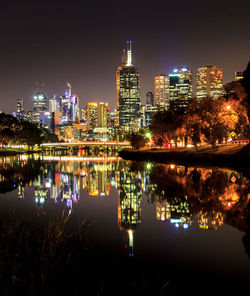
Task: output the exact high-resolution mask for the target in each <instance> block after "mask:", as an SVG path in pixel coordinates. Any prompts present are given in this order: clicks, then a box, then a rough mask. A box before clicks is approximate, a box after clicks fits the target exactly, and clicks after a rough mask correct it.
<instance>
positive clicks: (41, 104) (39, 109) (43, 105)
mask: <svg viewBox="0 0 250 296" xmlns="http://www.w3.org/2000/svg"><path fill="white" fill-rule="evenodd" d="M46 111H47V98H46V97H45V95H44V93H43V92H38V93H36V94H35V95H34V97H33V122H34V123H37V124H39V125H40V122H41V121H40V117H41V114H42V113H44V112H46Z"/></svg>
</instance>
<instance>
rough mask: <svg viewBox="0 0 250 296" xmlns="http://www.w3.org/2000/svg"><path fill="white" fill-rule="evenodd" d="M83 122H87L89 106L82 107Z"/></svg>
mask: <svg viewBox="0 0 250 296" xmlns="http://www.w3.org/2000/svg"><path fill="white" fill-rule="evenodd" d="M82 122H83V123H84V124H87V106H86V107H84V108H82Z"/></svg>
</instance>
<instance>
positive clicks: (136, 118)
mask: <svg viewBox="0 0 250 296" xmlns="http://www.w3.org/2000/svg"><path fill="white" fill-rule="evenodd" d="M116 89H117V120H116V123H117V124H118V125H119V127H120V128H121V129H122V130H123V131H125V132H127V133H130V132H133V131H136V130H138V128H139V124H140V106H141V93H140V77H139V73H138V71H137V69H136V68H135V66H134V65H133V64H132V49H131V41H128V42H127V58H126V63H124V64H123V65H122V66H121V67H118V70H117V72H116Z"/></svg>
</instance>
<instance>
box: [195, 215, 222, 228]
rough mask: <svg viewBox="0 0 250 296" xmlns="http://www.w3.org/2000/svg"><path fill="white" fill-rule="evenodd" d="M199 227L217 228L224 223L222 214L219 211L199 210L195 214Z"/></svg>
mask: <svg viewBox="0 0 250 296" xmlns="http://www.w3.org/2000/svg"><path fill="white" fill-rule="evenodd" d="M197 218H198V224H199V227H200V228H202V229H215V230H216V229H218V228H220V227H221V226H222V225H223V223H224V216H223V214H222V213H221V212H216V211H210V212H206V211H200V212H199V213H198V215H197Z"/></svg>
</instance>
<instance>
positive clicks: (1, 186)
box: [0, 158, 41, 193]
mask: <svg viewBox="0 0 250 296" xmlns="http://www.w3.org/2000/svg"><path fill="white" fill-rule="evenodd" d="M40 167H41V164H40V161H34V159H32V158H31V159H28V160H27V161H19V160H16V161H15V160H14V161H11V162H2V163H0V193H6V192H9V191H12V190H15V189H16V188H17V187H18V186H22V187H23V186H25V185H26V184H29V183H30V182H31V181H34V180H35V179H36V178H37V176H38V175H39V174H40V172H41V171H40Z"/></svg>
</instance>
